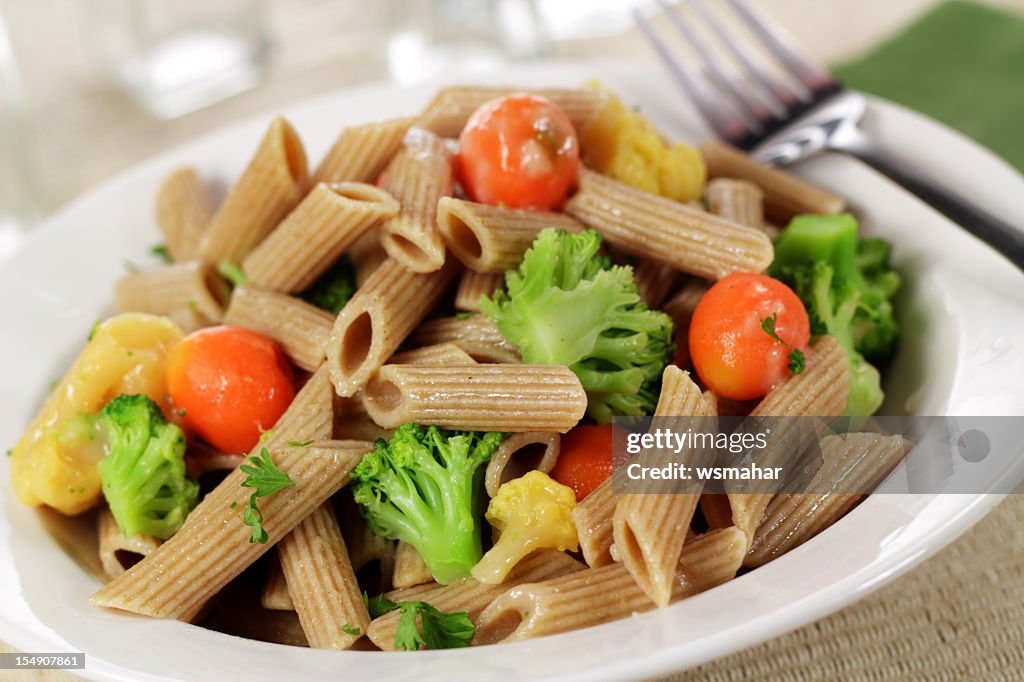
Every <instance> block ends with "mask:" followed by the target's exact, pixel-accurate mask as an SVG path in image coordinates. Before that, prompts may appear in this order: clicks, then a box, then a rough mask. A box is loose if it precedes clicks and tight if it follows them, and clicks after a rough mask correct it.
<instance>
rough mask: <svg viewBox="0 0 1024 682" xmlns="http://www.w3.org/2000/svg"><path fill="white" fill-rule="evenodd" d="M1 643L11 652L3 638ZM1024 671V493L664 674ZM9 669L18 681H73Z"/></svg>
mask: <svg viewBox="0 0 1024 682" xmlns="http://www.w3.org/2000/svg"><path fill="white" fill-rule="evenodd" d="M0 650H2V651H9V649H6V648H4V647H3V645H2V644H0ZM1022 675H1024V495H1011V496H1010V497H1009V498H1007V499H1006V500H1005V501H1003V502H1002V503H1001V504H1000V505H999V506H998V507H997V508H996V509H995V510H994V511H993V512H992V513H991V514H989V515H988V516H987V517H985V519H983V520H982V521H981V522H980V523H978V525H976V526H975V527H974V528H972V529H971V530H969V531H967V533H966V534H965V535H964V536H963V537H961V538H960V539H959V540H958V541H957V542H955V543H954V544H953V545H951V546H950V547H947V548H946V549H944V550H942V551H941V552H940V553H939V554H937V555H936V556H935V557H933V558H932V559H929V560H928V561H927V562H925V563H924V564H922V565H921V566H920V567H918V568H916V569H914V570H913V571H911V572H910V573H909V574H907V575H905V576H903V577H901V578H899V579H897V580H896V581H895V582H894V583H892V584H891V585H889V586H887V587H885V588H883V589H882V590H881V591H879V592H878V593H876V594H874V595H872V596H870V597H868V598H867V599H865V600H863V601H861V602H859V603H858V604H855V605H854V606H851V607H849V608H847V609H845V610H843V611H840V612H839V613H837V614H835V615H833V616H831V617H829V618H825V619H823V620H821V621H818V622H816V623H814V624H812V625H809V626H807V627H804V628H801V629H800V630H796V631H794V632H792V633H790V634H787V635H784V636H782V637H779V638H778V639H775V640H772V641H770V642H766V643H765V644H761V645H759V646H755V647H752V648H750V649H747V650H745V651H742V652H740V653H738V654H734V655H732V656H728V657H726V658H723V659H720V660H718V661H715V662H714V663H710V664H707V665H704V666H701V667H699V668H696V669H695V670H691V671H688V672H685V673H679V674H676V675H672V676H670V677H667V678H663V682H681V681H682V680H687V682H690V681H691V680H702V681H703V680H706V681H708V682H725V681H730V682H731V681H739V680H771V681H785V682H791V681H793V682H795V681H797V680H801V681H803V680H838V679H842V680H849V679H855V680H856V679H863V680H888V679H927V680H962V679H985V680H1019V679H1021V677H1022ZM77 679H78V678H76V677H72V676H71V675H67V674H64V673H59V672H45V671H39V672H36V671H31V672H30V671H24V672H11V671H0V680H4V681H5V682H6V681H8V680H9V681H11V682H73V681H74V680H77Z"/></svg>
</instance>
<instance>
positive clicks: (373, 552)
mask: <svg viewBox="0 0 1024 682" xmlns="http://www.w3.org/2000/svg"><path fill="white" fill-rule="evenodd" d="M340 498H341V499H340V500H336V501H338V502H340V504H338V506H337V509H338V516H339V520H340V522H341V528H342V534H343V535H344V537H345V544H346V545H347V546H348V556H349V561H351V562H352V568H353V570H355V572H356V573H357V574H359V575H360V577H361V578H363V579H364V580H365V581H366V582H367V583H368V587H369V590H370V592H371V593H379V592H384V591H385V590H390V589H391V577H392V575H393V573H394V567H395V547H396V545H397V542H396V541H395V540H389V539H388V538H384V537H381V536H379V535H377V534H376V533H374V532H373V531H372V530H370V527H369V526H368V525H367V523H366V519H364V518H363V515H362V513H361V512H360V511H359V505H357V504H356V503H355V500H353V499H352V495H350V494H344V495H341V496H340ZM372 578H376V580H373V579H372Z"/></svg>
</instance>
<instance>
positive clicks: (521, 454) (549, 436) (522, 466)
mask: <svg viewBox="0 0 1024 682" xmlns="http://www.w3.org/2000/svg"><path fill="white" fill-rule="evenodd" d="M561 446H562V436H561V435H560V434H558V433H552V432H550V431H525V432H522V433H513V434H511V435H510V436H508V437H507V438H505V440H503V441H502V443H501V445H500V446H498V449H497V450H495V452H494V454H493V455H491V459H490V460H489V461H488V462H487V469H486V470H485V472H484V488H485V489H486V490H487V494H488V495H490V496H491V497H494V496H495V495H497V494H498V488H500V487H501V484H502V483H505V482H506V481H510V480H512V479H513V478H519V477H520V476H522V475H523V474H526V473H527V472H530V471H542V472H544V473H545V474H546V473H548V472H549V471H551V470H552V469H554V468H555V464H556V463H557V462H558V454H559V452H560V451H561Z"/></svg>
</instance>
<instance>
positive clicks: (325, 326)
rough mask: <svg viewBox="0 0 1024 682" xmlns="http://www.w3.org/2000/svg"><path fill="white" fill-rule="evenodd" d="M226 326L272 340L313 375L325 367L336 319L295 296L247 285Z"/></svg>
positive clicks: (230, 310)
mask: <svg viewBox="0 0 1024 682" xmlns="http://www.w3.org/2000/svg"><path fill="white" fill-rule="evenodd" d="M224 323H225V324H230V325H234V326H236V327H245V328H246V329H252V330H253V331H256V332H259V333H261V334H265V335H267V336H269V337H270V338H272V339H274V340H275V341H277V342H278V343H279V344H281V349H282V350H283V351H284V353H285V355H287V356H288V358H289V359H290V360H291V361H292V362H294V363H295V364H296V365H297V366H299V367H301V368H302V369H304V370H306V371H308V372H312V371H313V370H315V369H317V368H318V367H319V366H320V365H321V364H323V361H324V357H325V351H324V348H325V346H326V345H327V338H328V336H330V333H331V326H332V325H333V324H334V316H333V315H331V314H330V313H329V312H327V311H326V310H321V309H320V308H317V307H316V306H315V305H312V304H310V303H306V302H305V301H302V300H300V299H298V298H295V297H294V296H289V295H287V294H282V293H278V292H276V291H269V290H267V289H261V288H259V287H255V286H252V285H250V284H244V285H242V286H240V287H236V288H235V291H234V294H232V296H231V304H230V305H229V306H228V309H227V313H226V314H225V315H224Z"/></svg>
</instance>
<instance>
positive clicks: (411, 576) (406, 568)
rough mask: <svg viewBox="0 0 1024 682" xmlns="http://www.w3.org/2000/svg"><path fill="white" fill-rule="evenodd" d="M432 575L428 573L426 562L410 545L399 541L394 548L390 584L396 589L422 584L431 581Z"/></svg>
mask: <svg viewBox="0 0 1024 682" xmlns="http://www.w3.org/2000/svg"><path fill="white" fill-rule="evenodd" d="M433 580H434V576H432V575H431V574H430V569H429V568H428V567H427V563H426V562H425V561H423V557H421V556H420V553H419V552H417V551H416V548H415V547H413V546H412V545H410V544H408V543H405V542H399V543H398V546H397V547H396V548H395V571H394V573H393V574H392V577H391V584H392V586H394V588H395V589H396V590H401V589H404V588H407V587H415V586H416V585H424V584H426V583H429V582H433Z"/></svg>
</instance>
